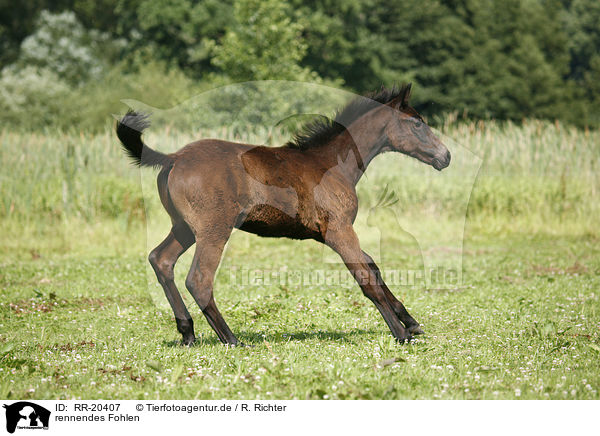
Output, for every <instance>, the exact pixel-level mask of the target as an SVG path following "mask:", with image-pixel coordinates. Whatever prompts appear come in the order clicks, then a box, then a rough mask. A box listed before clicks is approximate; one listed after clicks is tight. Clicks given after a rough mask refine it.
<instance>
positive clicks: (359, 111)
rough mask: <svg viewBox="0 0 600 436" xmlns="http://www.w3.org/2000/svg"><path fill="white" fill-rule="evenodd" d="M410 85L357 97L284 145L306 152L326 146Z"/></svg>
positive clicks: (311, 124)
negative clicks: (330, 116) (332, 116)
mask: <svg viewBox="0 0 600 436" xmlns="http://www.w3.org/2000/svg"><path fill="white" fill-rule="evenodd" d="M408 89H410V85H402V86H401V87H400V88H398V87H396V86H394V87H392V88H391V89H386V88H384V87H383V86H382V87H381V90H379V92H376V93H372V94H367V95H366V96H364V97H357V98H355V99H354V100H352V101H351V102H350V103H348V104H347V105H346V106H345V107H344V108H343V109H342V110H340V111H337V112H336V114H335V117H334V118H333V119H331V118H327V117H325V116H321V117H319V118H317V119H316V120H314V121H311V122H309V123H308V124H306V125H304V126H303V127H302V128H301V129H300V131H299V132H298V133H296V134H295V135H294V138H293V139H292V140H291V141H289V142H288V143H287V144H285V146H286V147H290V148H297V149H300V150H307V149H309V148H315V147H318V146H320V145H323V144H326V143H327V142H329V141H330V140H332V139H333V138H335V137H336V136H337V135H339V134H340V133H342V132H344V131H345V130H346V127H348V126H349V125H350V124H352V123H353V122H354V121H356V120H357V119H358V118H360V117H361V116H363V115H364V114H366V113H367V112H369V111H371V110H373V109H375V108H376V107H378V106H379V105H382V104H386V103H389V102H390V101H392V100H393V99H395V98H396V97H398V96H400V95H402V94H404V93H405V92H406V91H407V90H408Z"/></svg>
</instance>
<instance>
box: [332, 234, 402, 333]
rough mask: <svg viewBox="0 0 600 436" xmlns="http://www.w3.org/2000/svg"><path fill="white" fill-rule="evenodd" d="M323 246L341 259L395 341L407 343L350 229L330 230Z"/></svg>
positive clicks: (392, 310)
mask: <svg viewBox="0 0 600 436" xmlns="http://www.w3.org/2000/svg"><path fill="white" fill-rule="evenodd" d="M325 243H326V244H327V245H329V246H330V247H331V248H332V249H333V250H335V251H336V252H337V253H338V254H339V255H340V257H341V258H342V260H343V261H344V264H346V267H347V268H348V269H349V270H350V272H351V273H352V275H353V276H354V279H355V280H356V281H357V282H358V284H359V286H360V288H361V289H362V291H363V294H364V295H365V296H366V297H367V298H368V299H369V300H371V301H372V302H373V304H375V307H377V309H378V310H379V312H380V313H381V315H382V316H383V319H384V320H385V322H386V324H387V325H388V327H389V329H390V330H391V332H392V334H393V335H394V337H395V338H396V339H397V340H398V341H400V342H404V341H405V340H410V339H411V338H412V336H411V334H410V332H409V330H408V329H407V328H405V327H404V326H403V325H402V323H401V322H400V319H399V318H398V316H397V315H396V312H395V311H394V309H393V307H392V305H391V303H390V301H389V300H388V298H387V297H386V292H385V290H384V288H383V287H382V286H381V283H380V280H379V279H378V277H377V275H376V273H375V271H374V270H373V269H372V268H371V267H370V266H369V264H368V263H367V259H366V258H365V256H364V254H363V252H362V250H361V249H360V244H359V242H358V237H357V236H356V233H355V232H354V229H353V228H352V226H351V225H345V226H342V227H340V228H339V229H336V230H332V229H331V227H330V230H328V232H327V235H326V238H325Z"/></svg>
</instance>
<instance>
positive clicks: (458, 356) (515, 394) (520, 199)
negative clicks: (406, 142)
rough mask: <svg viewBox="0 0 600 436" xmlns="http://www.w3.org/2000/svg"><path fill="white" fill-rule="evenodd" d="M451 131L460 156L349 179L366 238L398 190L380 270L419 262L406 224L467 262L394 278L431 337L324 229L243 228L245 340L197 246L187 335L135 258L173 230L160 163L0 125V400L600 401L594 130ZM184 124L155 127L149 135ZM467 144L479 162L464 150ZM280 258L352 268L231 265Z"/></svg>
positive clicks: (278, 262)
mask: <svg viewBox="0 0 600 436" xmlns="http://www.w3.org/2000/svg"><path fill="white" fill-rule="evenodd" d="M443 133H444V134H446V135H447V136H448V137H450V138H452V139H453V142H451V144H450V145H449V146H450V148H451V150H452V151H453V153H454V152H456V153H455V156H456V157H457V158H456V159H453V163H452V165H451V167H450V168H449V169H448V171H444V172H442V173H437V172H434V171H433V170H431V169H430V168H428V167H426V166H424V165H422V164H419V163H416V162H412V161H410V160H409V159H408V158H405V157H402V156H393V157H390V158H388V157H386V158H379V159H376V160H375V162H374V163H373V165H372V166H371V167H370V168H369V171H368V173H367V177H366V178H365V179H364V180H363V181H361V183H360V184H359V196H360V198H361V215H360V216H359V221H360V223H362V224H360V225H359V236H361V238H362V239H363V241H365V245H366V246H367V247H371V246H372V245H373V244H372V242H373V239H377V236H373V233H372V231H370V230H369V225H368V223H369V219H368V216H369V215H370V214H371V213H372V212H373V210H374V209H373V207H374V206H375V204H376V203H377V198H378V195H379V194H380V193H381V188H383V186H385V185H387V186H389V187H390V189H393V190H394V192H395V193H396V195H397V196H398V198H399V199H400V201H399V202H398V203H397V204H396V205H394V206H393V213H392V214H391V215H390V214H389V213H385V212H381V213H382V214H380V215H377V213H380V212H378V211H377V210H375V212H373V213H375V217H376V218H377V219H376V220H375V221H376V222H377V229H378V231H379V232H380V234H381V235H383V233H384V232H388V233H387V234H391V235H392V243H387V244H385V250H384V248H383V245H382V248H381V251H382V253H381V256H382V257H385V259H387V260H385V259H384V262H383V267H384V269H385V268H386V266H387V265H388V264H389V265H390V266H393V265H394V262H396V263H400V264H401V265H402V267H403V268H408V269H411V268H415V269H418V268H419V260H420V256H419V254H422V253H419V250H418V249H417V250H415V248H414V247H412V248H411V247H408V248H407V247H406V246H405V245H404V244H402V243H401V242H402V240H401V239H400V238H397V239H395V237H394V235H395V234H397V233H398V231H397V228H398V226H399V224H400V226H401V227H402V228H404V229H405V230H407V231H408V232H409V233H411V234H412V235H415V236H416V237H417V239H418V240H419V242H420V243H421V249H422V251H423V253H436V252H442V253H452V256H454V257H453V259H454V260H456V259H458V260H461V259H462V269H463V275H462V282H461V283H458V284H457V285H456V286H453V287H447V288H443V289H437V288H430V287H427V286H424V285H422V284H419V283H417V284H415V285H412V286H408V285H397V286H391V288H392V290H393V291H394V293H395V294H396V295H397V296H398V297H399V298H401V299H402V300H403V301H404V302H405V304H406V305H407V307H408V308H409V310H410V311H411V313H412V314H413V315H414V316H415V318H416V319H417V320H419V321H420V322H421V323H422V324H423V325H424V329H425V331H426V335H425V336H423V337H419V338H418V339H417V340H416V341H414V343H412V344H409V345H403V346H400V345H398V344H396V343H395V342H394V341H393V339H392V337H391V335H390V334H389V331H388V329H387V327H386V325H385V323H384V321H383V320H382V319H381V317H380V315H379V313H378V312H377V311H376V310H375V308H374V307H373V306H372V304H371V303H370V302H369V301H368V300H367V299H366V298H364V297H363V296H362V294H361V292H360V290H359V289H358V287H357V286H355V285H353V284H352V282H351V281H350V280H349V274H347V273H345V272H344V269H343V267H342V266H341V265H340V264H339V263H335V262H329V261H326V260H327V259H328V255H327V253H325V254H324V251H323V250H322V248H321V247H320V246H319V245H318V244H316V243H312V242H309V241H305V242H298V241H289V240H283V239H273V240H270V239H261V238H258V237H255V236H253V235H248V234H245V233H242V232H237V233H235V234H234V236H233V237H232V239H231V241H230V243H229V245H228V248H227V251H226V255H225V258H224V260H223V262H222V265H221V268H220V270H219V273H218V276H217V281H216V286H215V289H216V298H217V303H218V304H219V307H220V309H221V311H222V312H223V314H224V316H225V318H226V320H227V321H228V322H229V324H230V326H231V327H232V329H233V331H234V332H235V333H236V334H237V335H238V337H239V338H240V339H241V340H242V341H243V342H244V343H246V344H250V345H253V347H250V348H233V349H232V348H227V347H225V346H223V345H220V344H219V343H218V342H217V339H216V336H215V334H214V333H213V332H212V330H210V328H209V327H208V324H207V323H206V321H205V320H204V318H203V316H202V315H201V314H200V313H199V311H198V309H197V307H195V305H194V304H192V303H193V302H192V299H191V298H190V297H189V295H188V294H187V291H186V290H185V288H184V286H183V278H184V277H185V274H186V265H188V264H189V254H186V256H184V257H183V258H182V260H181V264H178V267H177V268H176V275H177V282H178V284H179V285H180V290H181V291H182V294H183V295H184V297H185V299H186V302H187V303H188V307H190V308H191V313H192V315H193V316H194V319H195V324H196V334H197V337H198V341H197V344H196V345H195V346H194V347H191V348H182V347H180V346H179V345H178V341H179V334H178V333H177V332H176V329H175V324H174V320H173V316H172V314H171V313H170V311H168V310H165V309H164V307H165V304H164V297H162V296H161V295H160V293H161V291H160V288H158V285H157V284H155V283H154V279H153V278H152V276H151V274H150V273H149V268H148V266H147V262H146V256H147V253H148V251H149V247H152V246H153V244H154V243H155V241H156V240H158V239H160V237H161V236H163V235H164V234H166V232H167V230H168V225H167V222H166V220H165V218H166V217H165V216H164V215H162V214H161V212H160V209H159V207H158V200H157V198H156V194H155V193H154V191H153V187H152V185H153V183H154V182H153V180H154V174H153V173H152V172H151V171H144V172H143V173H142V175H141V179H140V173H139V172H138V171H137V170H133V169H132V168H131V167H129V165H128V164H127V161H126V159H124V158H123V156H122V155H121V153H120V151H119V149H118V147H117V145H116V143H115V141H114V139H113V137H112V135H111V133H110V132H106V133H105V134H103V135H95V136H88V135H85V134H78V133H56V132H46V133H45V134H31V135H25V134H16V133H11V132H6V131H5V132H3V133H1V134H0V153H1V154H0V164H2V168H3V169H4V171H3V173H2V175H1V176H0V177H1V184H0V196H1V198H2V204H1V205H0V207H2V209H1V210H0V219H1V221H0V229H1V232H2V241H1V242H0V287H1V289H2V292H1V294H0V397H1V398H13V399H14V398H34V399H54V398H94V399H95V398H104V399H113V398H130V399H137V398H140V399H141V398H161V399H167V398H172V399H176V398H178V399H192V398H202V399H220V398H230V399H238V398H245V399H254V398H277V399H288V398H298V399H305V398H314V399H316V398H324V399H367V398H371V399H412V398H428V399H432V398H442V399H462V398H467V399H481V398H485V399H495V398H498V399H544V398H551V399H570V398H576V399H598V398H599V395H598V391H599V389H600V364H599V362H600V313H599V312H600V311H599V309H600V302H599V298H600V244H599V242H600V231H599V226H598V218H597V217H598V216H600V215H599V213H598V212H600V211H599V210H598V208H599V205H600V192H599V188H600V182H599V179H600V176H599V174H600V172H599V171H598V170H599V168H598V166H599V162H598V156H599V155H600V153H599V152H600V148H599V147H600V134H599V133H598V132H583V131H577V130H572V129H567V128H565V127H564V126H561V125H554V124H549V123H542V122H537V121H529V122H526V123H525V124H524V125H522V126H515V125H510V124H509V125H499V124H496V123H493V122H490V123H487V124H479V123H473V124H465V123H462V124H455V123H451V122H449V123H448V124H447V125H445V126H444V128H443ZM227 134H228V133H227V131H217V132H204V135H205V136H220V137H225V136H227ZM190 139H191V138H190V137H188V136H186V135H182V134H177V133H176V132H172V131H171V132H169V131H168V130H158V131H157V132H153V133H151V134H150V135H148V143H150V144H157V148H160V149H161V150H168V149H174V148H177V147H179V146H181V145H183V144H184V143H185V142H187V141H189V140H190ZM238 139H242V140H248V141H252V142H261V141H262V140H263V139H264V138H263V137H262V136H261V135H260V134H257V135H255V136H250V137H244V138H238ZM275 139H276V140H275V142H277V139H278V138H275ZM158 144H160V146H158ZM463 146H464V147H466V148H468V149H469V150H471V151H473V152H474V153H475V155H476V156H479V158H480V160H479V158H475V157H469V154H468V153H463V154H462V156H463V158H462V159H461V158H460V156H461V153H460V148H461V147H463ZM479 164H481V166H479ZM469 177H472V180H471V181H470V182H469V183H466V182H465V180H466V179H469ZM140 180H141V181H140ZM471 188H473V189H472V191H471ZM467 206H468V208H467ZM146 216H148V221H146V220H145V217H146ZM146 222H147V223H148V225H146ZM365 223H367V224H365ZM411 226H412V227H411ZM370 227H373V225H371V226H370ZM371 230H372V229H371ZM423 235H438V236H439V235H450V236H448V237H447V238H446V239H444V238H439V237H436V238H433V239H432V240H425V239H426V237H425V236H423ZM436 240H437V241H439V242H438V244H437V245H436V243H435V241H436ZM463 240H464V245H463ZM423 241H425V242H423ZM382 244H383V242H382ZM423 245H426V249H425V247H423ZM369 250H370V248H369ZM457 254H458V255H457ZM384 255H385V256H384ZM461 255H462V257H461ZM282 267H284V268H286V269H287V271H294V272H296V273H298V274H300V275H302V274H305V273H306V274H309V273H311V272H313V271H314V269H315V268H320V269H322V270H323V271H324V272H325V273H334V272H339V277H343V278H345V279H344V280H343V281H342V282H341V283H339V284H333V285H332V284H327V283H308V284H306V283H304V284H302V283H297V282H294V281H287V282H285V281H284V282H281V281H277V280H274V281H270V282H269V281H263V282H259V283H245V282H240V281H239V280H237V278H236V279H235V280H234V279H233V278H232V277H233V276H232V272H239V271H240V269H247V270H248V271H272V270H278V269H280V268H282ZM236 277H237V276H236Z"/></svg>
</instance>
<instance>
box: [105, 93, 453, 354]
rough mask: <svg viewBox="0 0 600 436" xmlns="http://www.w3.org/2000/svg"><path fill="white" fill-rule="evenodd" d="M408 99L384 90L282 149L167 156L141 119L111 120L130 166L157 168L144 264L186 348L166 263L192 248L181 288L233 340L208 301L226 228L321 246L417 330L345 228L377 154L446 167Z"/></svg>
mask: <svg viewBox="0 0 600 436" xmlns="http://www.w3.org/2000/svg"><path fill="white" fill-rule="evenodd" d="M409 96H410V85H407V86H403V87H402V88H400V89H391V90H386V89H383V88H382V90H381V91H380V92H379V93H378V94H375V95H372V96H370V97H365V98H359V99H357V100H355V101H353V102H351V103H350V104H349V105H347V106H346V107H345V108H344V109H343V110H342V111H340V112H339V113H338V114H337V115H336V117H335V119H334V120H329V121H317V122H314V123H312V124H310V125H309V126H307V128H306V129H305V130H304V133H301V134H299V135H297V136H296V137H295V139H294V141H292V142H290V143H288V144H286V145H284V146H282V147H263V146H253V145H248V144H239V143H232V142H226V141H220V140H214V139H207V140H201V141H197V142H193V143H191V144H188V145H187V146H185V147H183V148H182V149H181V150H179V151H177V152H175V153H172V154H168V155H165V154H162V153H159V152H157V151H155V150H152V149H151V148H149V147H148V146H147V145H145V144H144V143H143V142H142V140H141V132H142V131H143V130H144V129H145V128H146V127H148V125H149V124H148V122H147V121H146V118H147V117H146V116H145V115H142V114H138V113H135V112H131V111H130V112H128V113H127V114H126V115H125V116H124V117H123V119H122V120H121V121H119V122H118V123H117V135H118V137H119V139H120V140H121V142H122V144H123V146H124V148H125V150H126V151H127V153H128V154H129V156H131V157H132V158H133V159H134V162H135V163H136V164H138V165H141V166H149V167H156V168H160V169H161V171H160V173H159V175H158V191H159V195H160V199H161V202H162V204H163V206H164V207H165V209H166V210H167V212H168V213H169V215H170V217H171V221H172V228H171V231H170V233H169V235H168V236H167V237H166V239H165V240H164V241H163V242H162V243H161V244H160V245H159V246H158V247H156V248H155V249H154V250H153V251H152V252H151V253H150V257H149V260H150V263H151V264H152V267H153V268H154V271H155V272H156V276H157V278H158V281H159V282H160V284H161V285H162V287H163V289H164V291H165V295H166V296H167V300H168V301H169V303H170V305H171V307H172V309H173V313H174V314H175V318H176V321H177V329H178V331H179V332H180V333H181V334H182V336H183V343H184V344H186V345H189V344H191V343H193V342H194V340H195V336H194V327H193V322H192V318H191V316H190V314H189V312H188V310H187V309H186V307H185V305H184V303H183V300H182V299H181V295H180V294H179V292H178V290H177V287H176V286H175V282H174V279H173V267H174V265H175V262H176V261H177V259H178V258H179V256H181V254H182V253H183V252H185V251H186V250H187V249H188V248H189V247H190V246H191V245H193V244H194V243H196V251H195V254H194V260H193V261H192V266H191V269H190V271H189V274H188V276H187V278H186V281H185V284H186V287H187V288H188V290H189V291H190V293H191V294H192V296H193V297H194V300H195V301H196V303H197V304H198V306H199V307H200V309H201V310H202V313H203V314H204V316H205V317H206V319H207V321H208V323H209V324H210V326H211V327H212V328H213V330H214V331H215V332H216V334H217V336H218V337H219V339H220V340H221V341H222V342H223V343H225V344H231V345H236V344H238V340H237V338H236V337H235V335H234V334H233V333H232V331H231V330H230V329H229V327H228V326H227V323H226V322H225V320H224V319H223V316H222V315H221V313H220V312H219V310H218V309H217V306H216V304H215V300H214V296H213V282H214V275H215V272H216V270H217V267H218V265H219V262H220V260H221V256H222V254H223V249H224V247H225V244H226V242H227V240H228V239H229V237H230V235H231V232H232V230H233V229H234V228H238V229H241V230H244V231H247V232H250V233H255V234H258V235H261V236H270V237H288V238H293V239H314V240H316V241H319V242H321V243H324V244H326V245H328V246H329V247H331V248H332V249H333V250H335V251H336V252H337V253H338V254H339V255H340V257H341V258H342V260H343V261H344V263H345V265H346V266H347V267H348V269H349V270H350V272H351V273H352V275H353V276H354V278H355V279H356V281H357V282H358V284H359V286H360V288H361V289H362V292H363V293H364V295H365V296H366V297H367V298H369V299H370V300H371V301H372V302H373V304H375V307H377V309H378V310H379V312H380V313H381V315H382V316H383V319H384V320H385V322H386V323H387V325H388V327H389V328H390V330H391V332H392V334H393V335H394V337H395V338H396V339H397V340H399V341H405V340H410V339H411V338H412V336H413V335H415V334H420V333H423V331H422V330H421V328H420V326H419V323H418V322H417V321H416V320H415V319H414V318H413V317H412V316H410V314H409V313H408V311H407V310H406V308H405V307H404V305H403V304H402V303H401V302H400V301H399V300H398V299H396V297H394V295H393V294H392V292H391V291H390V290H389V288H388V287H387V286H386V284H385V283H384V282H383V280H382V277H381V273H380V271H379V268H378V267H377V265H376V264H375V262H373V259H372V258H371V257H370V256H369V255H368V254H366V253H365V252H363V251H362V250H361V248H360V244H359V241H358V237H357V236H356V233H355V232H354V229H353V227H352V224H353V223H354V220H355V218H356V214H357V211H358V198H357V196H356V190H355V186H356V184H357V183H358V181H359V179H360V177H361V176H362V174H363V173H364V172H365V169H366V167H367V165H368V164H369V162H371V160H372V159H373V158H374V157H375V156H377V155H378V154H380V153H383V152H386V151H397V152H400V153H404V154H407V155H409V156H412V157H415V158H417V159H419V160H421V161H423V162H425V163H427V164H429V165H431V166H433V167H434V168H436V169H437V170H442V169H443V168H445V167H447V166H448V165H449V163H450V153H449V152H448V150H447V149H446V147H445V146H444V145H443V144H442V143H441V142H440V140H439V139H438V138H437V137H436V136H435V135H434V134H433V133H432V132H431V130H430V129H429V127H428V126H427V125H426V124H425V123H424V121H423V119H422V118H421V117H420V115H419V114H418V113H417V112H416V111H415V110H414V109H413V108H412V107H410V106H409V104H408V100H409Z"/></svg>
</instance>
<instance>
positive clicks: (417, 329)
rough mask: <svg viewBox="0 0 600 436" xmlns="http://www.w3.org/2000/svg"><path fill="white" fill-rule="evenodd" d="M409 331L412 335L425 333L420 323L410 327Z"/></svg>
mask: <svg viewBox="0 0 600 436" xmlns="http://www.w3.org/2000/svg"><path fill="white" fill-rule="evenodd" d="M408 331H409V332H410V334H411V335H424V334H425V332H424V331H423V329H422V328H421V326H420V325H418V324H417V325H414V326H412V327H409V328H408Z"/></svg>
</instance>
